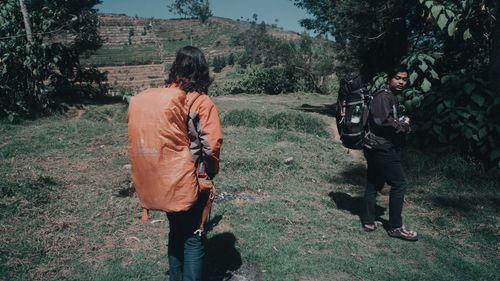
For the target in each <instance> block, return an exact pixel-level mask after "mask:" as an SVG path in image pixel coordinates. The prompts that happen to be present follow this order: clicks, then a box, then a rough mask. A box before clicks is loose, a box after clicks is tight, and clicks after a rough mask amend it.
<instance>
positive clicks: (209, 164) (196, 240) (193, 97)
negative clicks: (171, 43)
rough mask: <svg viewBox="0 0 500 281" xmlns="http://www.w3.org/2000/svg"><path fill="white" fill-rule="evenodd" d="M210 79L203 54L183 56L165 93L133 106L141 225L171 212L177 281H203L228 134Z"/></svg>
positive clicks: (190, 50) (145, 96) (194, 51)
mask: <svg viewBox="0 0 500 281" xmlns="http://www.w3.org/2000/svg"><path fill="white" fill-rule="evenodd" d="M211 82H212V79H211V78H210V75H209V68H208V64H207V62H206V59H205V56H204V55H203V53H202V52H201V50H199V49H198V48H195V47H191V46H186V47H183V48H181V49H179V50H178V52H177V55H176V58H175V61H174V63H173V64H172V67H171V69H170V73H169V77H168V80H167V87H166V88H153V89H147V90H145V91H143V92H141V93H139V94H138V95H136V96H134V97H132V99H131V101H130V105H129V115H128V118H129V119H128V121H129V122H128V133H129V146H128V153H129V159H130V162H131V165H132V181H133V183H134V187H135V189H136V191H137V194H138V197H139V201H140V205H141V207H142V208H143V209H144V211H143V216H142V219H143V222H145V221H147V219H148V211H149V210H161V211H165V212H166V213H167V218H168V220H169V226H170V232H169V235H168V261H169V268H170V270H169V272H170V273H169V274H170V280H171V281H174V280H175V281H178V280H185V281H187V280H190V281H191V280H193V281H194V280H201V279H202V272H203V257H204V255H205V250H204V245H203V240H204V236H205V235H204V234H205V228H204V225H205V223H206V220H207V217H208V213H209V212H210V207H211V204H212V202H213V199H214V197H215V195H216V190H215V187H214V185H213V182H212V179H213V177H215V175H217V173H218V172H219V155H220V149H221V145H222V141H223V134H222V129H221V124H220V119H219V112H218V110H217V107H216V106H215V104H214V103H213V102H212V100H211V99H210V97H209V96H208V94H207V93H208V87H209V85H210V84H211Z"/></svg>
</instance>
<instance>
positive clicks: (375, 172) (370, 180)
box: [362, 148, 406, 228]
mask: <svg viewBox="0 0 500 281" xmlns="http://www.w3.org/2000/svg"><path fill="white" fill-rule="evenodd" d="M364 154H365V158H366V161H367V163H368V172H367V184H366V190H365V197H364V208H363V216H362V222H363V224H371V223H374V222H375V204H376V196H377V191H380V190H381V189H382V188H383V187H384V183H387V184H389V185H390V186H391V192H390V194H389V225H390V227H391V228H397V227H401V226H402V225H403V219H402V217H401V213H402V211H403V202H404V197H405V191H406V179H405V175H404V172H403V167H402V165H401V158H400V157H399V151H397V150H396V149H395V148H384V149H365V150H364Z"/></svg>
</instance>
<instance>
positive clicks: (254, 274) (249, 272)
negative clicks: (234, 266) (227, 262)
mask: <svg viewBox="0 0 500 281" xmlns="http://www.w3.org/2000/svg"><path fill="white" fill-rule="evenodd" d="M231 275H232V276H231V278H230V279H229V280H231V281H260V280H263V279H264V278H263V276H262V270H261V269H260V267H259V266H258V265H257V264H255V263H251V262H243V264H242V265H241V267H240V268H238V270H236V271H234V272H232V273H231Z"/></svg>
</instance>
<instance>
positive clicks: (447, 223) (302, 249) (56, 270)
mask: <svg viewBox="0 0 500 281" xmlns="http://www.w3.org/2000/svg"><path fill="white" fill-rule="evenodd" d="M215 101H216V103H217V105H218V107H219V109H220V111H221V114H222V115H223V122H224V134H225V140H224V145H223V149H222V155H221V159H222V160H221V173H220V175H219V176H218V177H217V178H216V185H217V186H218V188H219V189H220V191H221V192H226V193H225V194H226V198H229V199H227V200H221V201H218V202H216V204H215V205H214V209H213V212H212V218H214V219H216V220H220V221H218V224H217V225H216V226H214V229H213V231H212V232H211V233H210V235H209V237H208V241H207V242H208V249H209V250H208V254H207V258H208V260H209V261H208V262H209V264H210V265H211V266H210V267H209V268H208V271H209V272H212V273H214V272H219V273H220V272H223V271H225V270H226V269H231V270H234V269H236V268H237V267H238V266H239V265H240V264H239V259H240V258H241V261H242V262H243V263H244V264H252V265H254V266H255V267H256V268H257V270H258V271H259V273H260V274H261V275H262V276H263V279H264V280H392V279H393V280H495V279H496V278H497V277H495V276H499V275H500V265H499V263H498V253H499V250H500V249H499V246H498V245H500V243H499V242H500V241H499V240H500V239H499V235H500V229H499V219H498V218H499V216H498V213H499V208H498V206H499V205H500V191H499V189H498V186H500V176H499V172H498V171H484V170H483V168H481V166H479V165H477V164H474V163H471V162H470V161H465V160H463V159H461V158H460V157H458V156H457V155H446V156H443V155H435V154H429V153H423V152H420V151H416V150H405V151H404V153H403V159H404V163H405V168H406V170H407V174H408V181H409V189H408V192H407V198H406V203H405V213H404V216H405V223H406V224H408V225H409V226H410V227H411V228H414V229H416V230H417V231H419V233H420V235H421V239H420V241H418V242H416V243H408V242H405V241H401V240H396V239H391V238H389V237H388V236H387V234H386V233H385V232H384V231H383V230H377V231H376V232H374V233H365V232H363V231H362V230H361V227H360V222H359V216H358V215H359V208H360V202H361V195H362V192H363V185H364V176H365V167H364V164H363V162H362V160H361V159H360V158H357V157H353V155H351V154H348V153H346V150H345V149H344V148H343V147H342V146H341V145H340V144H339V143H337V142H335V141H333V137H332V136H331V135H330V134H329V133H328V134H326V135H324V134H323V133H318V132H319V131H324V132H329V128H328V125H330V124H331V122H332V120H331V119H330V118H329V117H327V116H326V115H321V114H318V113H314V112H312V113H311V112H304V111H303V110H301V109H304V107H301V106H302V105H303V104H309V105H312V106H309V107H307V108H308V109H311V108H313V109H316V111H317V112H325V111H324V108H325V105H326V104H329V103H332V102H333V98H332V97H329V96H319V95H314V94H292V95H286V96H282V95H279V96H263V95H260V96H251V95H242V96H237V97H233V96H229V97H218V98H216V99H215ZM308 111H310V110H308ZM313 111H314V110H313ZM70 116H73V117H70ZM284 121H286V122H284ZM126 126H127V125H126V107H125V105H123V104H108V105H92V106H87V107H86V108H85V112H84V113H83V114H79V115H76V117H75V115H70V114H68V115H67V116H53V117H49V118H43V119H40V120H37V121H29V122H28V121H27V122H25V123H23V124H19V125H13V124H8V123H1V124H0V173H1V174H0V175H1V177H0V210H1V215H0V280H164V279H166V276H165V271H166V270H167V267H168V265H167V259H166V251H167V247H166V233H167V231H168V227H167V226H166V223H165V220H166V217H165V216H164V215H163V214H161V213H159V212H153V217H152V221H154V220H163V221H161V222H157V223H149V224H147V225H142V224H141V223H140V219H139V218H140V209H139V208H138V202H137V198H136V195H135V194H133V195H132V196H128V194H129V193H130V192H129V191H130V186H129V180H130V178H129V171H128V170H127V168H126V167H124V166H125V165H126V164H127V163H128V160H127V148H126V143H127V134H126ZM310 128H314V129H313V130H312V131H308V130H309V129H310ZM290 158H293V160H290ZM285 159H287V161H285ZM378 205H379V206H380V208H379V209H380V210H382V209H383V208H385V207H386V205H387V197H386V196H379V201H378ZM383 217H384V218H387V211H386V212H385V214H384V215H383ZM214 274H215V273H214Z"/></svg>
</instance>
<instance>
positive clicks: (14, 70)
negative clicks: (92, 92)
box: [0, 0, 106, 120]
mask: <svg viewBox="0 0 500 281" xmlns="http://www.w3.org/2000/svg"><path fill="white" fill-rule="evenodd" d="M97 3H99V1H98V0H86V1H64V0H57V1H41V0H36V1H30V2H29V3H28V4H27V8H28V13H29V19H30V21H31V26H32V31H33V36H32V42H28V40H27V38H26V31H25V27H24V23H23V18H22V14H21V11H20V7H19V1H16V0H6V1H3V2H2V5H1V6H0V37H2V39H1V40H0V81H1V82H0V83H1V84H0V117H2V116H7V117H8V119H9V120H13V119H15V118H17V117H20V116H30V117H34V116H37V115H39V114H41V113H45V112H48V111H50V110H53V109H55V108H57V106H58V101H59V100H61V99H64V98H67V97H68V96H69V95H72V96H74V95H75V94H74V92H79V93H80V94H84V93H82V91H80V90H81V89H84V88H87V87H89V88H91V87H90V85H92V84H93V83H96V84H98V85H99V84H100V82H101V81H103V80H105V76H104V75H102V74H100V73H99V72H98V71H96V70H95V69H92V68H83V67H81V66H80V64H79V56H80V54H82V53H84V52H85V51H87V50H95V49H97V48H98V47H99V46H100V44H101V42H100V38H99V36H98V32H97V16H96V13H95V10H93V9H92V7H93V6H94V5H96V4H97ZM86 85H89V86H86ZM73 87H75V89H73ZM105 90H106V89H105V87H102V88H98V89H97V92H103V91H105Z"/></svg>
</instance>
